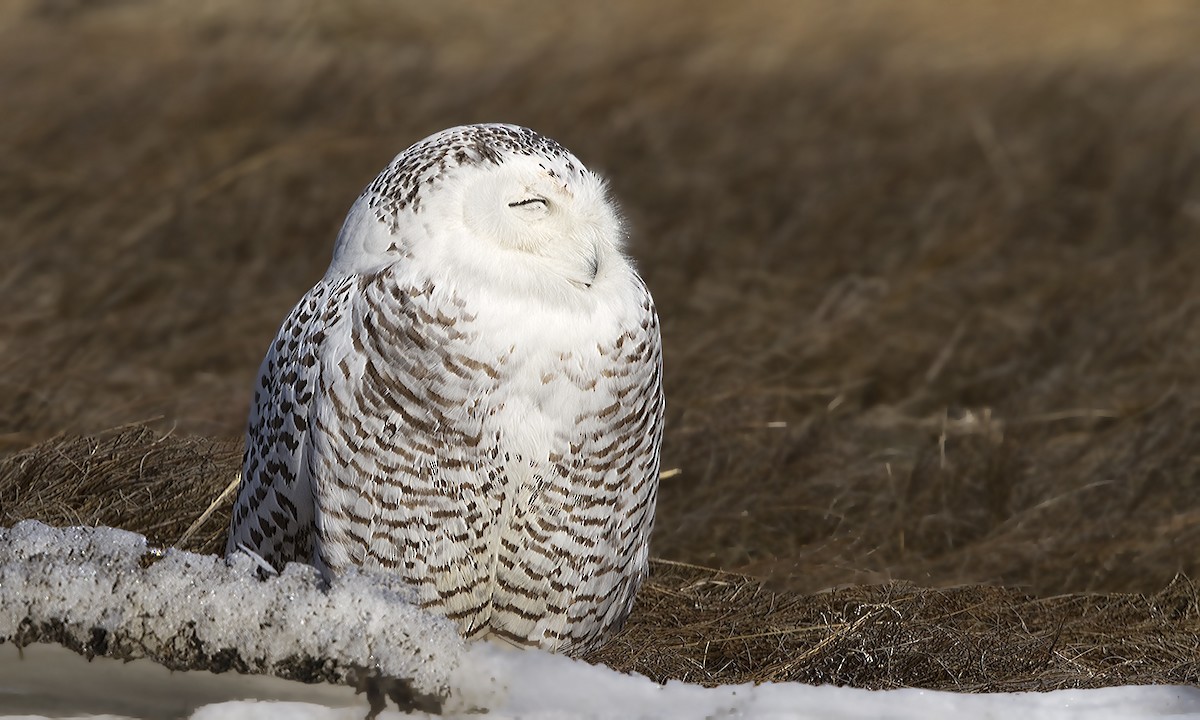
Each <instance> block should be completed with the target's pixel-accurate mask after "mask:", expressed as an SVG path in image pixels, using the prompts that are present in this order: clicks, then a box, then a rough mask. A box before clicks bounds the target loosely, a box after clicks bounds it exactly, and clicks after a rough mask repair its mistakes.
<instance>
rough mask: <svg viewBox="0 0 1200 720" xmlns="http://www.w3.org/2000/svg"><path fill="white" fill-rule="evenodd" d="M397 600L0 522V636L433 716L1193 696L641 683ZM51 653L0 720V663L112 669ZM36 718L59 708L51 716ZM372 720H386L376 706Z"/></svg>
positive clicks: (854, 712)
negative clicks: (357, 691) (377, 719)
mask: <svg viewBox="0 0 1200 720" xmlns="http://www.w3.org/2000/svg"><path fill="white" fill-rule="evenodd" d="M410 600H411V596H410V595H409V593H408V592H407V591H406V590H405V589H404V588H403V587H401V586H397V585H394V584H391V583H389V582H388V580H387V579H386V578H381V577H374V576H358V575H355V576H349V577H346V578H343V579H341V580H339V581H338V582H336V583H335V584H334V585H333V587H331V588H329V589H328V590H324V589H322V587H321V584H320V581H319V579H318V577H317V575H316V573H315V572H313V571H312V570H310V569H309V568H306V567H304V566H299V565H293V566H290V567H289V568H288V569H287V570H286V571H285V572H284V573H283V574H282V575H281V576H279V577H277V578H272V579H269V580H265V581H262V580H259V579H258V578H257V577H256V574H255V564H254V563H253V561H251V560H250V559H249V558H240V559H235V560H234V561H233V562H232V563H229V564H227V563H226V562H225V561H224V560H222V559H219V558H216V557H211V556H204V555H195V554H191V553H186V552H181V551H176V550H167V551H162V552H159V551H154V550H152V549H150V548H148V547H147V544H146V540H145V538H143V537H141V536H140V535H136V534H133V533H129V532H125V531H122V530H114V529H110V528H96V529H90V528H66V529H54V528H50V527H47V526H45V525H42V524H40V523H36V522H24V523H21V524H19V525H17V526H16V527H14V528H12V529H9V530H5V529H0V643H4V642H12V643H16V644H18V645H25V644H27V643H31V642H54V643H60V644H63V645H66V646H67V647H70V648H72V649H74V650H76V651H78V652H82V653H84V654H94V655H106V656H110V657H115V658H121V659H133V658H139V657H145V658H149V659H151V660H154V661H155V662H157V663H159V664H161V665H165V666H167V667H169V668H172V669H176V670H182V669H211V670H218V671H221V670H231V669H232V670H240V671H243V672H253V673H261V674H264V675H276V676H279V677H282V678H290V679H293V680H302V681H307V682H316V681H332V682H338V683H346V682H352V681H353V679H354V677H355V674H356V673H357V672H358V671H360V670H367V671H369V672H371V673H376V674H381V675H383V676H387V677H392V678H399V679H404V680H407V681H408V682H409V685H410V686H411V687H412V689H413V690H415V691H418V692H421V693H429V694H431V695H433V696H435V697H437V698H438V700H439V703H438V704H439V706H440V708H441V710H442V711H443V712H444V713H445V714H447V715H459V716H463V717H479V715H478V713H479V712H481V711H486V712H487V713H488V715H489V717H493V718H507V717H522V718H630V717H658V718H700V717H772V718H774V717H780V718H821V719H823V720H838V719H844V720H851V719H855V720H857V719H864V720H865V719H866V718H879V717H887V718H893V719H895V720H902V719H906V718H912V719H913V720H916V719H917V718H921V719H922V720H949V719H950V718H961V717H980V718H984V717H992V718H1009V717H1021V718H1022V720H1035V719H1036V718H1047V719H1049V718H1080V717H1086V718H1089V719H1090V720H1101V719H1107V718H1114V719H1115V718H1148V717H1172V718H1181V719H1182V718H1192V719H1194V720H1200V690H1198V689H1197V688H1192V687H1166V686H1163V687H1128V688H1105V689H1101V690H1062V691H1056V692H1050V693H1015V694H1009V695H1004V694H993V695H968V694H957V693H949V692H931V691H923V690H892V691H886V692H872V691H867V690H857V689H852V688H839V687H831V686H822V687H812V686H807V685H801V684H799V683H767V684H763V685H759V686H750V685H740V686H724V687H717V688H703V687H699V686H696V685H689V684H686V683H681V682H669V683H667V684H666V685H658V684H655V683H654V682H652V681H650V680H649V679H647V678H644V677H641V676H637V675H623V674H620V673H617V672H615V671H613V670H611V669H609V668H606V667H603V666H591V665H588V664H586V663H584V662H580V661H576V660H571V659H569V658H566V657H563V656H559V655H551V654H548V653H545V652H541V651H534V650H529V651H521V650H513V649H502V648H499V647H495V646H491V645H488V644H486V643H482V644H474V645H470V646H467V645H464V643H463V641H462V640H461V639H460V638H459V637H458V635H457V634H456V633H455V631H454V628H453V627H452V626H451V624H450V623H449V622H447V621H445V620H443V619H441V618H437V617H434V616H431V615H429V614H426V613H424V612H422V611H421V610H419V609H417V608H415V607H413V605H412V604H411V603H410ZM36 649H37V648H35V650H36ZM3 650H5V648H0V651H3ZM55 657H56V656H55V655H54V654H53V653H42V652H30V653H29V659H28V660H24V661H22V660H18V659H16V658H14V657H12V656H11V655H9V656H8V657H6V656H5V654H4V653H3V652H0V713H3V712H4V711H5V710H6V708H5V707H3V700H4V698H5V697H6V693H7V697H9V698H18V699H19V698H20V697H22V693H23V692H24V693H25V695H24V697H26V698H28V697H30V695H29V691H23V690H22V688H21V687H20V686H15V687H7V686H6V683H5V668H6V667H7V668H8V671H7V672H8V673H9V674H11V675H13V676H15V675H17V674H19V673H17V672H15V671H14V670H13V668H14V667H15V666H14V665H11V664H9V665H7V666H6V665H5V663H6V662H7V663H20V662H24V663H29V662H32V663H43V665H44V666H45V667H46V669H45V670H44V671H42V670H41V669H40V667H42V666H36V667H34V668H33V671H32V673H31V672H30V671H29V669H30V668H29V666H22V671H23V673H24V675H25V676H30V675H32V676H33V677H36V678H39V681H44V682H43V688H42V690H41V691H40V692H43V693H44V692H45V683H53V682H61V683H64V685H63V686H64V687H68V688H69V687H70V683H72V682H78V680H79V678H81V677H83V676H87V675H88V674H92V673H96V674H98V673H100V671H103V672H105V673H108V672H109V671H110V670H113V669H115V668H113V667H112V666H114V665H115V663H107V665H109V667H107V668H105V667H101V666H103V665H106V663H104V662H102V661H98V662H97V663H91V664H89V663H83V662H80V663H75V664H74V665H72V664H71V663H69V662H66V661H64V660H62V659H61V657H58V658H57V659H54V658H55ZM135 665H137V664H136V663H135V664H131V665H128V666H125V668H126V669H127V670H128V671H129V672H127V673H126V680H124V681H121V682H117V681H116V680H115V679H112V680H105V682H106V683H111V688H112V689H111V692H112V693H113V694H119V695H120V696H121V697H122V698H126V699H130V698H131V699H132V700H134V701H136V700H137V699H138V697H139V693H140V692H144V686H146V685H150V684H154V683H159V684H162V683H163V682H164V681H163V680H162V679H161V678H158V679H155V678H154V673H153V672H151V671H152V670H157V668H153V666H150V667H148V668H147V667H142V668H141V669H140V670H139V669H138V668H137V667H135ZM129 675H132V679H129V677H128V676H129ZM105 677H109V676H107V675H106V676H105ZM111 677H113V678H115V677H116V675H112V676H111ZM213 678H226V679H227V680H226V682H225V686H227V687H228V688H229V692H228V693H227V694H225V695H223V697H225V698H228V699H227V700H221V701H217V702H212V700H211V699H210V700H209V701H207V703H208V704H193V705H191V706H189V707H190V709H188V710H187V711H186V712H189V713H193V714H192V717H193V718H205V719H207V718H234V717H247V718H250V717H255V718H277V717H278V718H285V717H308V718H314V719H315V718H361V717H362V716H363V715H364V714H365V711H366V701H365V699H361V702H360V703H359V706H358V707H356V708H348V707H344V706H343V707H337V706H336V705H334V706H329V705H326V704H324V701H320V700H318V701H316V702H312V701H307V702H294V701H293V702H264V701H257V702H255V701H245V700H243V699H242V698H246V697H259V698H262V699H263V700H266V699H268V698H269V697H275V698H277V699H280V700H282V699H285V698H289V697H290V698H295V697H299V696H301V693H299V692H297V687H298V686H296V685H295V683H286V682H284V681H282V680H280V681H272V682H274V683H277V685H275V686H274V687H275V690H274V692H271V693H268V695H266V696H264V695H262V694H256V695H247V694H244V691H243V690H240V689H236V688H235V686H236V685H237V683H234V682H232V680H235V679H236V676H230V675H221V676H213V675H210V674H208V673H184V674H183V675H182V676H180V675H178V674H177V675H175V676H172V682H181V683H188V682H192V683H197V684H199V683H200V682H201V680H203V681H204V683H205V684H206V685H208V686H210V687H209V688H208V689H207V690H206V691H205V694H206V696H208V697H210V698H211V697H212V694H213V693H214V692H215V691H214V690H213V688H212V687H211V685H212V680H213ZM122 683H123V684H122ZM267 685H269V684H265V685H264V684H262V683H259V686H260V687H266V686H267ZM104 687H107V685H105V686H102V689H103V688H104ZM139 688H143V689H141V690H139ZM333 689H334V688H329V690H333ZM53 691H54V690H53V687H51V692H53ZM34 692H35V693H36V692H39V691H36V690H35V691H34ZM181 694H182V693H181ZM123 707H124V706H123ZM98 710H99V709H98V708H97V709H96V710H92V711H91V712H96V711H98ZM38 712H46V713H49V714H54V715H61V712H54V709H53V708H50V709H46V710H38ZM77 712H78V709H77V708H76V709H73V713H77ZM147 712H150V713H151V714H153V711H151V710H147ZM173 716H177V714H176V715H173ZM384 716H385V717H387V716H390V717H396V718H398V717H401V716H400V715H398V714H395V713H393V712H386V713H385V714H384Z"/></svg>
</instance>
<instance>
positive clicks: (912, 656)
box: [0, 428, 1200, 691]
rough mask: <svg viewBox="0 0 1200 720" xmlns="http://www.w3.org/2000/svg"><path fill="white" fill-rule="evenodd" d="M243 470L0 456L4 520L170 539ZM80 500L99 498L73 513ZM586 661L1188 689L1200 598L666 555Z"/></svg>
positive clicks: (200, 536)
mask: <svg viewBox="0 0 1200 720" xmlns="http://www.w3.org/2000/svg"><path fill="white" fill-rule="evenodd" d="M237 466H238V456H237V453H236V448H235V447H234V446H233V445H232V444H231V443H225V442H211V441H203V440H199V439H195V438H175V437H170V436H167V437H164V436H160V435H158V434H156V433H154V432H153V431H151V430H148V429H146V428H126V429H121V430H117V431H114V432H111V433H108V434H105V435H101V436H96V437H80V438H74V439H69V440H68V439H57V440H53V441H50V442H46V443H43V444H40V445H37V446H34V447H32V448H29V449H27V450H25V451H22V452H20V453H17V454H14V455H12V456H9V457H8V458H6V459H4V460H3V461H0V503H2V504H0V507H2V508H3V511H2V515H0V524H4V525H11V524H13V523H15V522H17V521H19V520H21V519H25V518H37V519H49V520H51V521H52V522H54V523H56V524H85V525H93V524H95V525H112V526H119V527H122V528H125V529H128V530H133V531H135V532H138V533H141V534H144V535H147V536H148V537H149V538H151V539H152V542H154V543H157V544H164V545H165V544H172V543H177V541H178V540H179V539H180V538H182V537H183V536H184V534H185V532H186V531H187V530H188V529H189V527H190V526H191V525H192V524H193V523H194V521H195V520H196V519H197V518H199V517H201V516H202V515H203V514H204V513H205V512H206V511H207V510H208V509H209V506H210V504H211V501H212V500H213V498H215V497H217V496H218V495H219V494H220V493H221V491H222V489H223V488H224V487H225V486H226V485H227V484H228V480H229V479H230V478H232V477H234V474H235V473H236V471H237ZM71 497H89V498H97V499H98V500H97V501H96V502H92V503H87V504H80V503H75V504H73V505H72V504H71V503H70V502H69V501H68V500H69V498H71ZM99 499H103V500H102V501H101V500H99ZM231 504H232V500H231V499H226V500H225V501H224V502H222V503H221V504H220V505H219V506H218V507H217V508H216V509H215V511H214V512H213V513H212V515H211V516H210V517H209V519H208V520H206V521H205V522H204V523H203V524H202V525H200V526H199V527H198V528H197V529H196V530H194V532H193V534H192V535H191V536H190V537H189V539H188V541H187V542H186V543H183V545H182V547H183V549H188V550H194V551H198V552H206V553H221V552H222V551H223V547H224V530H225V527H226V525H227V523H228V522H229V508H230V505H231ZM589 659H590V660H592V661H595V662H602V663H604V664H606V665H609V666H610V667H613V668H615V669H618V670H624V671H634V672H638V673H641V674H644V675H647V676H648V677H650V678H652V679H655V680H658V681H666V680H670V679H676V680H685V681H688V682H696V683H702V684H706V685H716V684H729V683H744V682H765V681H780V680H795V681H801V682H807V683H818V684H819V683H834V684H839V685H851V686H854V687H864V688H872V689H881V688H897V687H923V688H930V689H940V690H961V691H1013V690H1050V689H1055V688H1066V687H1103V686H1108V685H1123V684H1149V683H1164V684H1165V683H1171V684H1178V683H1194V682H1196V681H1197V679H1198V678H1200V594H1198V593H1197V589H1196V587H1195V586H1194V585H1193V584H1192V583H1191V581H1189V580H1188V579H1187V578H1186V577H1183V576H1180V577H1177V578H1176V579H1175V580H1174V582H1172V583H1171V584H1170V586H1168V587H1167V588H1165V589H1163V590H1162V591H1160V592H1157V593H1154V594H1150V595H1137V594H1115V593H1114V594H1074V595H1061V596H1057V597H1048V598H1037V597H1033V596H1030V595H1027V594H1024V593H1021V592H1017V591H1014V590H1009V589H1004V588H999V587H990V586H963V587H953V588H943V589H933V588H919V587H916V586H914V585H912V584H909V583H886V584H881V585H861V586H855V587H846V588H840V589H836V590H830V591H827V592H819V593H815V594H805V593H798V592H787V591H781V590H777V589H771V588H770V587H768V585H767V584H766V583H764V581H763V580H761V579H757V578H752V577H747V576H745V575H739V574H735V573H728V572H722V571H720V570H715V569H711V568H705V567H700V566H695V565H689V564H685V563H678V562H671V561H663V560H659V561H654V562H653V564H652V570H651V575H650V579H649V580H648V581H647V583H646V585H645V586H644V587H643V589H642V591H641V594H640V595H639V597H638V601H637V604H636V605H635V607H634V612H633V615H632V616H631V618H630V621H629V624H628V626H627V627H626V629H625V631H624V632H623V633H622V634H621V635H620V636H619V637H618V638H617V639H616V640H614V641H613V643H612V644H610V645H609V646H607V647H605V648H603V649H602V650H600V651H598V652H596V653H594V654H593V655H592V656H591V657H590V658H589Z"/></svg>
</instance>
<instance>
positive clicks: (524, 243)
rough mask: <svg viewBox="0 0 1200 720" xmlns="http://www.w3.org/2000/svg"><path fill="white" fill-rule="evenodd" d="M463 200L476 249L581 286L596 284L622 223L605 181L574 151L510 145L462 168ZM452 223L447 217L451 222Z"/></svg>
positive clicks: (455, 201)
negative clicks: (516, 149) (494, 159)
mask: <svg viewBox="0 0 1200 720" xmlns="http://www.w3.org/2000/svg"><path fill="white" fill-rule="evenodd" d="M461 173H462V178H461V181H460V182H461V186H462V192H461V195H459V196H458V197H449V196H448V197H447V198H446V199H447V200H448V201H449V202H450V203H453V204H458V205H459V207H458V208H455V207H450V208H447V211H448V212H449V213H453V212H455V211H456V210H457V211H458V212H461V218H462V224H463V226H464V230H465V231H466V236H467V237H469V238H470V239H471V241H472V242H473V244H476V245H477V246H476V247H475V248H474V250H475V251H476V252H479V253H480V254H481V255H483V256H486V257H493V258H494V259H495V260H497V261H500V262H505V263H514V264H518V265H519V264H521V263H527V264H529V265H530V266H531V267H536V268H541V269H542V270H543V271H544V272H548V273H551V274H557V275H559V276H561V277H562V278H563V279H564V280H566V281H567V282H569V283H572V284H574V285H576V286H578V287H582V288H586V287H588V286H590V285H591V284H592V282H593V280H594V277H595V275H596V273H597V271H598V265H599V261H600V259H601V256H603V255H605V254H607V253H608V252H611V251H614V250H615V248H616V244H617V243H618V242H619V240H620V224H619V221H618V220H617V215H616V211H615V208H614V206H613V204H612V202H611V201H610V200H609V199H608V196H607V193H606V191H605V187H604V182H603V181H602V180H601V179H600V178H599V177H598V176H597V175H595V174H594V173H592V172H591V171H589V170H587V169H585V168H583V166H582V165H580V164H579V163H578V161H577V160H574V158H564V157H554V158H551V157H547V156H544V155H520V154H516V153H508V154H506V155H504V156H502V159H501V160H500V162H498V163H496V164H494V165H493V164H479V165H475V166H471V167H467V168H463V169H462V170H461ZM452 224H453V223H448V225H452Z"/></svg>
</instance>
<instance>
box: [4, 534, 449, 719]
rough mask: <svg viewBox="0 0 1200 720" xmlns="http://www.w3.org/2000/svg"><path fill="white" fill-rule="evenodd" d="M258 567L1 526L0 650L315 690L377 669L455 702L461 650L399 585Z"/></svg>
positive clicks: (96, 537)
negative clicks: (42, 645)
mask: <svg viewBox="0 0 1200 720" xmlns="http://www.w3.org/2000/svg"><path fill="white" fill-rule="evenodd" d="M256 567H257V566H256V564H255V562H254V561H253V560H252V559H251V558H250V557H248V556H242V557H236V558H233V560H232V561H231V562H228V563H227V562H226V561H225V560H224V559H222V558H218V557H215V556H210V555H197V554H194V553H188V552H183V551H179V550H165V551H160V550H154V549H151V548H149V547H148V546H147V543H146V539H145V538H144V537H142V536H141V535H137V534H135V533H131V532H127V531H124V530H117V529H113V528H63V529H59V528H51V527H48V526H46V525H44V524H42V523H39V522H34V521H26V522H22V523H20V524H18V525H16V526H14V527H13V528H11V529H3V528H0V643H3V642H15V643H17V644H18V645H22V644H26V643H28V642H31V641H43V642H46V641H49V642H58V643H61V644H63V645H66V646H67V647H70V648H72V649H74V650H76V651H79V652H82V653H84V654H87V655H89V656H91V655H106V656H111V657H117V658H121V659H125V660H130V659H136V658H141V657H146V658H149V659H152V660H154V661H156V662H158V663H160V664H162V665H165V666H167V667H168V668H171V669H174V670H188V669H191V670H195V669H205V670H213V671H217V672H222V671H225V670H238V671H242V672H255V673H265V674H270V675H277V676H280V677H285V678H290V679H295V680H301V681H307V682H313V681H321V680H324V681H332V682H347V681H352V680H353V679H354V676H355V674H356V673H357V672H358V671H360V670H366V671H377V672H378V673H379V674H381V675H383V676H387V677H393V678H401V679H405V680H407V681H409V682H410V683H411V685H412V687H413V688H414V689H415V690H417V691H419V692H422V693H426V694H429V695H435V696H442V697H444V696H445V695H446V693H447V689H448V682H449V675H450V672H451V671H452V670H453V668H454V667H455V666H456V665H457V664H458V662H459V660H460V658H461V656H462V654H463V647H464V643H463V640H462V639H461V638H460V637H459V635H458V634H457V633H456V632H455V629H454V627H453V626H452V625H451V624H450V623H449V622H448V621H446V620H444V619H442V618H438V617H435V616H432V615H430V614H428V613H426V612H424V611H422V610H420V609H418V608H417V607H415V606H414V605H412V604H411V600H412V595H411V593H410V592H409V591H408V589H407V588H405V587H404V586H403V585H401V584H399V583H398V582H397V583H389V582H388V579H387V578H386V577H381V576H370V577H368V576H366V575H356V574H352V575H347V576H345V577H343V578H339V579H338V580H337V581H335V582H334V583H333V585H332V587H330V588H329V589H328V590H325V589H323V588H322V584H321V580H320V578H319V577H318V575H317V573H316V571H315V570H313V569H312V568H311V567H308V566H306V565H301V564H296V563H294V564H291V565H289V566H288V567H287V568H286V569H285V570H284V572H283V573H282V574H281V575H279V576H278V577H273V578H269V579H267V580H260V579H259V578H258V577H257V575H256Z"/></svg>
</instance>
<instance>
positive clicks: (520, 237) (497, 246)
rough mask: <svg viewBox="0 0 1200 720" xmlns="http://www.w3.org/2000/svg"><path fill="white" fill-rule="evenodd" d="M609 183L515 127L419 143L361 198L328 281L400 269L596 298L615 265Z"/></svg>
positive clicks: (447, 134)
mask: <svg viewBox="0 0 1200 720" xmlns="http://www.w3.org/2000/svg"><path fill="white" fill-rule="evenodd" d="M621 239H622V229H621V224H620V220H619V218H618V214H617V210H616V207H615V205H614V204H613V202H612V201H611V200H610V199H609V197H608V194H607V190H606V188H605V184H604V181H603V180H602V179H601V178H600V177H599V176H598V175H596V174H595V173H593V172H591V171H590V170H588V169H587V168H585V167H584V166H583V164H582V163H580V161H579V160H578V159H577V158H575V156H574V155H572V154H571V153H570V152H568V151H567V150H566V149H564V148H563V147H562V146H560V145H559V144H558V143H556V142H554V141H553V140H550V139H548V138H545V137H543V136H541V135H539V134H537V133H535V132H533V131H532V130H528V129H526V128H521V127H517V126H513V125H467V126H462V127H456V128H450V129H449V130H444V131H442V132H440V133H437V134H435V135H432V136H430V137H428V138H426V139H425V140H422V141H420V142H418V143H416V144H415V145H413V146H412V147H410V148H408V149H407V150H405V151H404V152H403V153H401V154H400V155H398V156H397V157H396V159H395V160H393V161H392V164H391V165H389V166H388V167H387V168H386V169H385V170H384V171H383V172H382V173H380V175H379V177H378V178H376V180H375V181H374V182H373V183H371V185H370V186H368V188H367V190H366V191H365V192H364V193H363V195H362V196H361V197H360V198H359V201H358V202H357V203H356V205H355V207H354V208H353V209H352V210H351V213H350V216H349V217H348V218H347V221H346V225H345V226H344V227H343V229H342V234H341V236H340V237H339V239H338V245H337V248H336V249H335V253H334V263H333V264H332V265H331V267H330V273H329V274H330V275H332V274H337V273H342V272H346V271H349V272H364V271H365V270H366V269H375V268H380V267H384V266H387V265H390V264H392V263H394V262H400V261H402V258H403V260H404V261H408V262H414V263H419V264H423V265H424V266H426V267H428V268H430V270H431V271H432V272H439V271H440V270H439V269H444V270H445V271H446V273H447V275H448V276H452V277H453V278H454V281H455V282H459V283H463V282H467V281H468V279H473V280H475V281H476V282H477V283H478V284H479V285H480V286H486V287H495V288H499V289H505V288H507V289H509V290H512V291H513V292H516V293H542V294H550V295H555V296H562V295H563V294H564V293H567V294H569V293H571V292H583V291H587V290H589V289H591V288H592V287H593V285H594V284H595V283H596V282H597V278H598V277H600V278H601V279H602V276H603V274H604V271H605V269H606V268H608V267H610V266H614V265H617V264H620V263H621V262H623V259H621V258H620V246H621Z"/></svg>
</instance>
